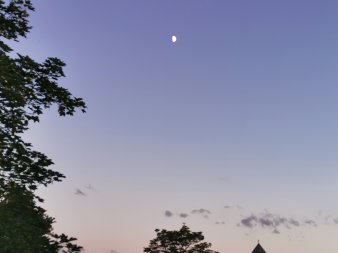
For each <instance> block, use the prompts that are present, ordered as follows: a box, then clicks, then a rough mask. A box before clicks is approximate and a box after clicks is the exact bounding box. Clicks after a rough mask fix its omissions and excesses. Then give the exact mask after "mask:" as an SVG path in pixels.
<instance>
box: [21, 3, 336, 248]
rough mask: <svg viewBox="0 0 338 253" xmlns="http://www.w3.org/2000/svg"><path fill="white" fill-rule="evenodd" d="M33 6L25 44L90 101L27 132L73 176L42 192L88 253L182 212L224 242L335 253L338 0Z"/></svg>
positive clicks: (150, 231) (134, 240) (129, 240)
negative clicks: (54, 61)
mask: <svg viewBox="0 0 338 253" xmlns="http://www.w3.org/2000/svg"><path fill="white" fill-rule="evenodd" d="M33 3H34V4H35V7H36V12H35V13H34V14H33V15H32V16H31V21H32V25H33V26H34V27H33V30H32V32H31V33H30V34H29V36H28V38H27V39H26V40H22V41H21V42H20V43H19V44H17V45H15V48H16V49H17V50H18V51H20V52H21V53H27V54H29V55H31V56H33V57H34V58H35V59H37V60H43V59H45V58H46V57H47V56H57V57H59V58H61V59H63V60H64V61H65V62H66V63H67V67H66V68H65V72H66V75H67V78H65V79H62V80H61V82H60V84H61V85H63V86H64V87H67V88H69V89H70V90H71V92H72V93H73V94H74V95H76V96H79V97H83V98H84V99H85V101H86V103H87V105H88V112H87V113H86V114H80V113H79V114H77V115H76V116H74V117H69V118H58V117H57V115H56V112H55V108H51V109H50V110H48V111H47V112H46V114H45V115H44V116H43V118H42V121H41V123H40V124H37V125H32V127H31V130H30V131H29V133H27V135H26V136H25V138H26V140H28V141H31V142H32V143H33V144H34V147H35V148H36V149H38V150H41V151H43V152H45V153H46V154H47V155H48V156H50V157H51V158H52V159H53V160H54V162H55V164H56V165H55V168H56V169H59V170H60V171H62V172H63V173H65V174H66V176H67V179H66V180H64V181H63V182H62V183H58V184H54V185H52V186H50V187H48V188H45V189H41V191H40V193H41V195H42V196H43V197H45V198H46V203H45V205H44V206H45V207H46V208H47V209H48V212H49V214H50V215H52V216H53V217H56V220H57V224H56V225H55V228H56V230H57V231H59V232H65V233H68V234H70V235H73V236H76V237H78V239H79V243H80V244H82V245H83V246H84V247H85V249H86V251H85V252H87V253H108V252H115V251H116V252H118V253H135V252H142V250H143V247H145V246H147V245H148V243H149V240H150V239H152V238H154V236H155V233H154V229H155V228H165V229H178V228H180V226H181V225H182V223H183V222H185V223H186V224H187V225H188V226H189V227H191V229H192V230H193V231H203V233H204V235H205V236H206V241H208V242H211V243H212V244H213V249H215V250H218V251H220V252H222V253H226V252H233V253H236V252H238V253H250V252H251V251H252V249H253V248H254V246H255V245H256V243H257V240H258V239H260V241H261V244H262V246H263V247H264V248H265V250H266V251H267V252H268V253H285V252H287V253H299V252H306V253H318V252H326V253H333V252H337V249H338V241H337V239H336V237H337V234H338V219H337V218H338V202H337V197H338V184H337V180H338V170H337V166H338V155H337V152H338V85H337V82H338V71H337V70H338V69H337V68H338V1H333V0H332V1H330V0H321V1H320V0H317V1H311V0H296V1H295V0H283V1H271V0H264V1H260V0H257V1H249V0H246V1H244V0H243V1H241V0H240V1H237V0H236V1H235V0H233V1H228V0H222V1H221V0H185V1H182V0H170V1H169V0H161V1H159V0H133V1H130V0H114V1H109V0H105V1H104V0H100V1H80V0H74V1H69V0H58V1H33ZM174 34H175V35H176V36H177V39H178V40H177V42H176V43H172V42H171V36H172V35H174ZM89 186H90V187H89ZM81 193H84V194H86V196H83V195H81ZM193 210H195V212H193ZM196 210H197V211H196ZM208 211H209V212H210V213H208ZM186 215H188V216H187V217H185V218H183V217H181V216H186ZM205 215H208V217H207V218H206V217H204V216H205ZM169 216H170V217H169ZM217 223H218V224H217ZM223 223H224V224H223ZM112 250H113V251H112Z"/></svg>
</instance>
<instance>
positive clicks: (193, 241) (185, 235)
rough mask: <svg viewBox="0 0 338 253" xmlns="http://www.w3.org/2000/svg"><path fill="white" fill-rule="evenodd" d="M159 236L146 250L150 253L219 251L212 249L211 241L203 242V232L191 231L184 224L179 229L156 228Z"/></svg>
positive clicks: (203, 252) (205, 252)
mask: <svg viewBox="0 0 338 253" xmlns="http://www.w3.org/2000/svg"><path fill="white" fill-rule="evenodd" d="M155 232H156V234H157V236H156V238H155V239H153V240H151V241H150V244H149V247H146V248H144V252H149V253H218V252H216V251H213V250H211V249H210V247H211V243H207V242H203V240H204V236H203V234H202V232H191V231H190V229H189V227H187V226H186V225H185V224H183V226H182V228H181V229H180V230H178V231H176V230H173V231H168V230H165V229H162V230H159V229H156V230H155Z"/></svg>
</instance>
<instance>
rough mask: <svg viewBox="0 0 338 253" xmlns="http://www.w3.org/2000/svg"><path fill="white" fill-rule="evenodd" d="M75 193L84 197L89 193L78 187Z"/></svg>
mask: <svg viewBox="0 0 338 253" xmlns="http://www.w3.org/2000/svg"><path fill="white" fill-rule="evenodd" d="M74 194H75V195H78V196H82V197H85V196H87V194H86V193H85V192H83V191H81V190H80V189H78V188H76V189H75V193H74Z"/></svg>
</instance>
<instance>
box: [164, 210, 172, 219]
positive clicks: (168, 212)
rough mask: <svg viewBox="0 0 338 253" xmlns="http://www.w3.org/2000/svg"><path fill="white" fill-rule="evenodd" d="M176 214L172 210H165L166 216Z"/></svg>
mask: <svg viewBox="0 0 338 253" xmlns="http://www.w3.org/2000/svg"><path fill="white" fill-rule="evenodd" d="M173 215H174V214H173V213H172V212H170V211H169V210H166V211H165V212H164V216H165V217H171V216H173Z"/></svg>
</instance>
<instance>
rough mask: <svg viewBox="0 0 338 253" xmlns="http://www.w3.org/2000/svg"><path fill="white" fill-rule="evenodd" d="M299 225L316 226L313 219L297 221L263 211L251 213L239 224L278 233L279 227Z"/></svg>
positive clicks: (289, 227) (288, 227) (290, 227)
mask: <svg viewBox="0 0 338 253" xmlns="http://www.w3.org/2000/svg"><path fill="white" fill-rule="evenodd" d="M301 225H310V226H316V222H315V221H313V220H309V219H307V220H305V221H299V220H296V219H294V218H287V217H283V216H281V215H279V214H273V213H269V212H264V213H261V214H258V215H256V214H251V215H249V216H247V217H245V218H243V219H241V221H240V226H243V227H247V228H254V227H261V228H267V229H271V231H272V233H274V234H280V228H282V227H285V228H287V229H292V228H294V227H300V226H301Z"/></svg>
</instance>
